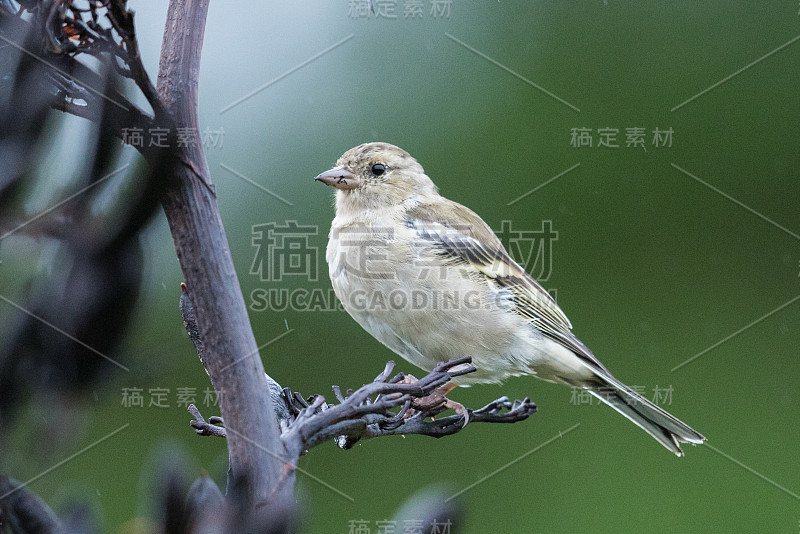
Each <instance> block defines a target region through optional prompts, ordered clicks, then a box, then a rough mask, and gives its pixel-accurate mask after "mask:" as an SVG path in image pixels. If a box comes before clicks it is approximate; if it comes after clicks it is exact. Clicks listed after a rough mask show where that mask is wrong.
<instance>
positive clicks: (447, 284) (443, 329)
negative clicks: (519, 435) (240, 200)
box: [328, 250, 585, 385]
mask: <svg viewBox="0 0 800 534" xmlns="http://www.w3.org/2000/svg"><path fill="white" fill-rule="evenodd" d="M390 253H391V251H390ZM328 261H329V272H330V277H331V282H332V284H333V288H334V291H335V292H336V295H337V297H338V298H339V299H340V300H341V302H342V304H343V306H344V308H345V310H347V312H348V313H349V314H350V315H351V316H352V317H353V318H354V319H355V320H356V321H357V322H358V323H359V324H360V325H361V326H362V327H363V328H364V329H365V330H366V331H367V332H369V333H370V334H372V336H374V337H375V338H376V339H378V340H379V341H380V342H381V343H383V344H384V345H386V346H387V347H389V348H390V349H391V350H393V351H394V352H395V353H397V354H399V355H400V356H402V357H403V358H405V359H406V360H408V361H409V362H411V363H412V364H414V365H416V366H418V367H421V368H422V369H424V370H426V371H430V370H431V369H433V367H434V366H435V365H436V363H438V362H443V361H447V360H450V359H453V358H461V357H464V356H470V357H472V359H473V363H474V365H475V366H476V367H477V368H478V371H477V372H475V373H471V374H468V375H465V376H462V377H459V378H458V379H457V382H458V383H459V384H462V385H467V384H472V383H496V382H500V381H502V380H503V379H505V378H508V377H510V376H518V375H526V374H535V375H537V376H538V377H539V378H542V379H544V380H550V381H558V382H561V381H563V380H561V379H560V378H559V377H561V376H564V375H568V376H569V375H577V374H584V373H585V367H584V366H583V365H582V364H581V363H580V361H579V359H578V358H577V357H576V356H575V355H574V354H572V353H571V352H569V351H568V350H566V349H564V348H563V347H561V346H560V345H558V344H556V343H554V342H552V341H550V340H549V339H547V338H545V337H544V336H542V334H541V333H540V332H539V331H538V330H537V329H536V328H535V327H534V326H532V325H531V324H530V323H529V321H528V320H527V319H525V318H524V317H522V316H520V315H518V314H516V313H514V312H513V311H511V307H512V303H511V301H510V296H511V294H510V292H509V290H508V289H498V288H494V287H491V286H489V285H487V284H486V283H485V282H483V281H481V280H480V278H478V279H476V278H470V277H469V276H466V275H465V274H464V272H463V271H461V270H460V269H458V268H456V267H445V268H435V269H433V268H425V267H424V266H418V265H413V263H414V262H404V261H399V262H398V261H392V262H386V263H385V265H384V266H383V267H380V266H374V268H373V269H372V271H373V272H371V273H365V272H364V270H363V269H353V268H351V267H352V266H353V265H356V264H354V263H353V262H354V258H352V257H349V258H348V255H347V254H342V253H340V254H336V253H335V252H333V253H332V251H330V250H329V253H328ZM390 264H391V265H394V266H398V267H397V268H395V269H391V268H390V267H389V265H390Z"/></svg>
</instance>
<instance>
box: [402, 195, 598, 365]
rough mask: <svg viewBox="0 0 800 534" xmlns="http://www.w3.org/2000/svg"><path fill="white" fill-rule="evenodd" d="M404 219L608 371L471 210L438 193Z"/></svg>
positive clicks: (422, 236) (539, 324)
mask: <svg viewBox="0 0 800 534" xmlns="http://www.w3.org/2000/svg"><path fill="white" fill-rule="evenodd" d="M404 222H405V223H406V225H407V226H408V227H411V228H414V229H415V230H416V232H417V235H418V236H419V239H421V240H423V241H424V242H425V243H426V244H429V245H430V246H432V247H433V248H434V250H435V252H436V253H439V254H441V255H442V256H444V257H446V258H449V259H450V260H455V261H458V262H463V263H464V264H467V265H469V266H471V267H473V268H474V269H476V270H477V271H478V272H480V273H481V274H483V276H485V277H486V278H487V279H489V280H491V281H493V282H494V283H495V284H496V285H497V286H499V287H504V288H508V289H510V290H511V292H512V295H513V302H514V311H515V312H516V313H518V314H520V315H522V316H523V317H525V318H527V319H529V320H530V321H531V323H533V325H534V326H536V328H537V329H538V330H539V331H541V332H542V334H544V335H545V336H547V337H549V338H550V339H552V340H554V341H556V342H557V343H560V344H561V345H563V346H564V347H566V348H568V349H569V350H571V351H572V352H574V353H575V354H577V355H578V356H580V357H582V358H584V359H586V360H588V361H589V362H591V363H592V364H593V365H594V366H597V367H599V368H601V369H603V370H606V371H607V369H606V368H605V366H603V364H602V363H600V361H599V360H598V359H597V358H596V357H595V356H594V354H592V352H591V351H590V350H589V349H588V348H587V347H586V345H584V344H583V343H582V342H581V341H580V340H579V339H578V338H577V337H575V335H574V334H573V333H572V332H571V329H572V324H571V323H570V322H569V319H567V316H566V315H565V314H564V312H563V311H561V308H559V307H558V304H556V301H555V300H554V299H553V297H552V296H550V294H549V293H548V292H547V291H545V290H544V288H543V287H542V286H541V285H539V283H538V282H537V281H536V280H534V279H533V277H531V276H530V275H529V274H528V273H527V272H525V269H523V268H522V267H520V266H519V264H517V263H516V262H515V261H514V260H513V259H511V257H510V256H509V254H508V252H507V251H506V250H505V248H504V247H503V245H502V243H501V242H500V239H498V237H497V236H496V235H495V233H494V232H493V231H492V229H491V228H489V226H488V225H487V224H486V223H485V222H484V221H483V219H481V218H480V217H479V216H478V215H477V214H476V213H475V212H473V211H472V210H470V209H469V208H467V207H465V206H462V205H461V204H458V203H456V202H453V201H451V200H447V199H446V198H444V197H439V198H437V199H436V200H434V201H429V202H425V203H420V204H417V205H415V206H413V207H411V208H410V209H408V210H407V211H406V217H405V221H404Z"/></svg>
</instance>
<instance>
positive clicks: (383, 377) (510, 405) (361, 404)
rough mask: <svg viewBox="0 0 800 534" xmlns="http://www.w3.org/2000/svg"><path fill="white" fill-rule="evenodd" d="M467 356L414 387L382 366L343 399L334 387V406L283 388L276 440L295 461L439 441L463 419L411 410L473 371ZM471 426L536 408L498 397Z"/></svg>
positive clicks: (205, 432)
mask: <svg viewBox="0 0 800 534" xmlns="http://www.w3.org/2000/svg"><path fill="white" fill-rule="evenodd" d="M471 361H472V359H471V358H469V357H464V358H459V359H455V360H450V361H449V362H443V363H439V364H438V365H437V366H436V368H435V369H434V370H433V371H431V372H430V373H428V374H427V375H426V376H424V377H422V378H420V379H419V380H415V381H413V382H408V383H406V382H401V381H400V380H399V379H398V378H399V377H402V376H403V375H402V374H401V375H397V376H395V377H393V378H391V379H390V378H388V377H389V375H390V374H391V372H392V370H393V369H394V365H395V364H394V362H393V361H390V362H388V363H387V364H386V367H385V369H384V370H383V372H381V373H380V374H379V375H378V377H377V378H376V379H375V381H374V382H370V383H369V384H365V385H363V386H362V387H360V388H359V389H357V390H356V391H354V392H352V393H350V394H349V395H347V396H345V395H343V394H342V392H341V388H340V387H339V386H333V387H332V389H333V393H334V396H335V397H336V400H337V401H338V404H328V403H326V402H325V398H324V397H322V396H321V395H314V396H312V397H310V398H309V399H308V401H306V400H304V399H303V398H302V396H301V395H299V394H298V393H293V392H292V391H291V390H290V389H289V388H284V389H283V395H281V397H280V401H281V402H282V403H283V404H284V406H283V407H281V414H280V416H281V419H282V421H283V422H284V424H283V425H282V427H283V428H282V430H283V432H282V435H281V439H282V440H283V442H284V445H285V448H286V450H287V451H291V452H294V453H295V454H297V455H298V456H299V455H301V454H304V453H305V452H307V451H308V450H309V449H311V448H313V447H316V446H317V445H319V444H321V443H324V442H326V441H329V440H333V441H335V442H336V444H337V445H338V446H339V447H340V448H342V449H349V448H350V447H352V446H353V445H354V444H355V443H357V442H358V441H360V440H362V439H370V438H377V437H381V436H393V435H397V434H404V435H408V434H420V435H424V436H431V437H435V438H441V437H444V436H449V435H452V434H455V433H457V432H459V431H461V430H462V429H463V428H464V416H463V415H450V416H446V417H441V418H435V419H434V416H436V415H438V414H439V413H441V412H442V411H443V410H444V409H445V408H443V407H433V408H429V409H426V410H425V409H424V410H416V409H415V410H410V407H411V404H412V402H413V401H414V400H415V399H423V398H425V397H427V396H428V395H431V394H432V393H434V392H435V391H436V390H437V389H438V388H439V387H441V386H442V385H444V384H446V383H448V382H450V381H451V380H452V379H453V378H454V377H456V376H461V375H464V374H467V373H471V372H474V371H475V370H476V369H475V367H474V366H472V365H470V363H471ZM467 411H468V414H469V417H468V419H469V422H470V423H516V422H518V421H523V420H525V419H527V418H528V417H530V416H531V415H533V414H534V413H535V412H536V405H535V404H534V403H533V402H531V400H530V399H528V398H527V397H526V398H525V399H522V400H515V401H513V402H512V401H510V400H509V399H508V397H500V398H499V399H497V400H495V401H492V402H490V403H489V404H487V405H486V406H484V407H482V408H480V409H478V410H467ZM189 412H190V413H191V414H192V416H193V417H194V419H193V420H192V421H191V426H192V427H193V428H194V429H195V431H196V432H197V434H198V435H201V436H222V437H224V436H225V429H224V428H222V427H220V426H216V425H213V424H210V422H206V421H205V419H203V416H202V415H201V414H200V412H199V410H198V409H197V408H196V407H195V406H194V405H192V406H190V407H189Z"/></svg>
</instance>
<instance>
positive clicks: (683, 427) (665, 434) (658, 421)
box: [584, 369, 706, 456]
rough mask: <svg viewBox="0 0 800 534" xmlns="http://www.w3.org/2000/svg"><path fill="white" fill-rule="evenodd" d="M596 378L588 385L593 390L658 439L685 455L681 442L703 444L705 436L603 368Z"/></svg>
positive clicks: (590, 390) (596, 372)
mask: <svg viewBox="0 0 800 534" xmlns="http://www.w3.org/2000/svg"><path fill="white" fill-rule="evenodd" d="M593 371H594V372H595V376H596V380H595V381H592V382H591V383H589V384H586V385H585V386H584V387H586V388H587V389H588V390H589V392H590V393H591V394H592V395H594V396H595V397H597V398H598V399H600V400H601V401H602V402H604V403H605V404H608V405H609V406H611V407H612V408H614V409H615V410H616V411H618V412H619V413H621V414H622V415H624V416H625V417H627V418H628V419H629V420H631V421H633V422H634V423H635V424H636V425H638V426H639V427H640V428H642V429H644V431H645V432H647V433H648V434H650V435H651V436H653V437H654V438H655V439H656V441H658V442H659V443H661V444H662V445H663V446H664V447H666V448H667V449H669V450H670V451H672V452H674V453H675V454H677V455H678V456H683V451H681V443H692V444H701V443H703V441H705V439H706V438H705V437H704V436H703V435H702V434H700V433H699V432H697V431H696V430H694V429H693V428H692V427H690V426H689V425H687V424H686V423H684V422H683V421H680V420H679V419H678V418H676V417H674V416H672V415H670V414H669V413H667V412H666V411H664V410H662V409H661V408H659V407H658V406H656V405H655V404H653V403H652V402H650V401H649V400H647V399H646V398H644V397H643V396H641V395H639V394H638V393H636V392H635V391H633V390H632V389H631V388H629V387H628V386H626V385H625V384H623V383H622V382H620V381H619V380H617V379H616V378H614V377H613V376H611V375H610V374H608V373H607V372H605V371H604V370H601V369H593Z"/></svg>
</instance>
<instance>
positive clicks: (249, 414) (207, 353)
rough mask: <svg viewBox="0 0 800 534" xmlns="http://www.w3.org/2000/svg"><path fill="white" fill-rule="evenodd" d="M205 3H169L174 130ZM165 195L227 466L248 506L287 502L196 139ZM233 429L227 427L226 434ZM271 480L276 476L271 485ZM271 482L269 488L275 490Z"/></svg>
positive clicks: (243, 310) (167, 80) (195, 74)
mask: <svg viewBox="0 0 800 534" xmlns="http://www.w3.org/2000/svg"><path fill="white" fill-rule="evenodd" d="M207 13H208V0H171V1H170V4H169V9H168V12H167V22H166V28H165V32H164V42H163V45H162V50H161V59H160V62H159V73H158V95H159V98H160V100H161V103H162V105H163V106H164V109H165V111H166V112H167V113H168V114H169V115H170V117H171V118H172V120H173V121H174V124H175V126H176V127H178V128H189V129H191V131H197V130H198V126H199V123H198V117H197V100H198V79H199V74H200V55H201V50H202V43H203V34H204V30H205V22H206V15H207ZM178 160H179V162H176V164H175V165H174V166H173V168H172V172H171V173H170V174H171V175H170V176H169V177H168V179H169V184H168V186H167V193H166V195H165V199H164V201H163V206H164V212H165V213H166V216H167V220H168V222H169V226H170V230H171V231H172V236H173V238H174V240H175V249H176V251H177V253H178V259H179V260H180V263H181V269H182V270H183V275H184V278H185V280H186V284H187V286H188V290H187V295H188V297H189V298H191V302H192V304H193V305H194V309H195V311H196V313H197V326H198V328H199V333H200V336H201V337H202V340H203V344H204V353H203V354H204V363H205V365H206V370H207V371H208V374H209V378H210V379H211V383H212V385H213V387H214V389H215V390H216V391H217V392H221V393H222V400H221V401H220V409H221V412H222V415H223V417H224V418H225V423H226V427H227V428H228V429H229V430H230V431H231V432H229V433H228V434H229V436H228V440H227V443H228V453H229V459H230V471H231V473H232V475H233V477H234V478H235V479H241V480H246V483H247V484H248V487H247V488H246V491H245V494H246V495H247V498H248V499H251V501H252V504H254V505H259V506H261V505H263V506H275V507H278V508H283V507H286V506H290V505H291V503H293V502H294V501H293V495H292V491H293V486H294V479H293V477H294V472H293V471H292V472H291V477H292V478H291V480H289V481H288V483H286V482H287V481H286V480H284V479H282V478H281V477H282V475H283V473H284V472H285V471H284V467H285V466H284V463H283V462H282V461H281V459H280V458H281V457H284V456H286V454H285V451H284V447H283V442H282V441H281V439H280V431H279V428H278V422H277V418H276V416H275V410H274V408H273V403H272V400H271V398H270V396H269V393H268V389H267V388H265V387H264V378H263V377H264V376H265V373H264V367H263V365H262V363H261V359H260V358H258V357H246V356H248V355H254V356H257V355H258V348H257V345H256V341H255V337H254V336H253V332H252V330H251V329H250V321H249V318H248V315H247V307H246V305H245V302H244V297H243V295H242V290H241V288H240V286H239V282H238V278H237V276H236V271H235V269H234V266H233V261H232V259H231V255H230V253H229V252H228V250H229V246H228V240H227V237H226V236H225V230H224V228H223V226H222V221H221V218H220V214H219V209H218V207H217V203H216V198H215V196H214V194H213V189H212V187H211V180H210V177H209V171H208V164H207V163H206V159H205V155H204V154H203V150H202V147H201V146H199V144H197V143H194V144H188V145H187V146H184V147H179V148H178ZM233 430H235V431H236V432H235V434H234V432H233ZM278 481H281V483H280V484H279V485H278ZM276 488H277V490H276Z"/></svg>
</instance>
